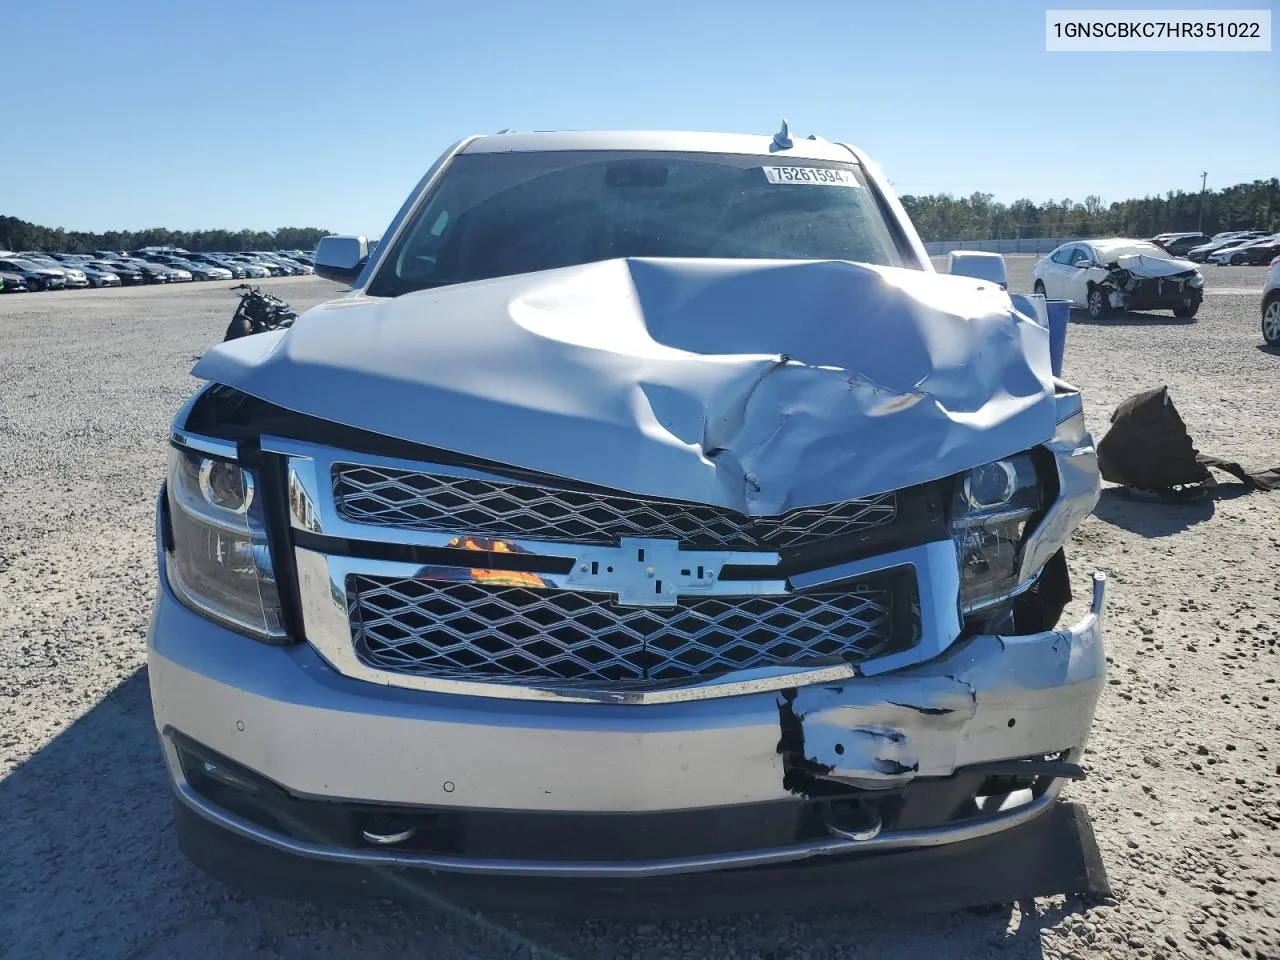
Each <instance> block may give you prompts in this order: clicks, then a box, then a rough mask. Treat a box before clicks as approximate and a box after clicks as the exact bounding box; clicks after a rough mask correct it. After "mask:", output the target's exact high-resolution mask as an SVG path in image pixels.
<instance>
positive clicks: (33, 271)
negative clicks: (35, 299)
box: [0, 257, 67, 292]
mask: <svg viewBox="0 0 1280 960" xmlns="http://www.w3.org/2000/svg"><path fill="white" fill-rule="evenodd" d="M0 270H3V271H4V272H5V273H12V274H16V275H17V276H19V277H21V278H22V282H23V283H24V284H26V286H27V289H28V290H31V291H33V292H34V291H38V290H62V289H63V288H64V287H66V285H67V273H66V271H65V270H60V269H57V268H55V267H47V266H41V265H40V264H38V263H32V262H31V261H30V260H24V259H22V258H21V257H6V258H4V259H2V260H0Z"/></svg>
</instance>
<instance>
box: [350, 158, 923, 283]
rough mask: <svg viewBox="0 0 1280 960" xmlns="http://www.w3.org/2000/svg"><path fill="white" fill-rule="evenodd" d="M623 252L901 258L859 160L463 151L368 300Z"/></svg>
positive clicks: (894, 262)
mask: <svg viewBox="0 0 1280 960" xmlns="http://www.w3.org/2000/svg"><path fill="white" fill-rule="evenodd" d="M618 257H695V258H703V257H724V258H734V259H742V258H761V259H788V260H856V261H860V262H863V263H873V264H880V265H885V266H900V265H901V263H902V258H901V257H900V255H899V253H898V250H897V248H896V247H895V245H894V242H893V238H892V236H891V235H890V233H889V229H888V227H887V226H886V224H885V220H884V217H883V215H882V214H881V211H880V209H879V207H878V205H877V203H876V200H875V198H874V197H873V196H872V195H871V192H870V191H869V190H868V189H867V185H866V181H865V179H864V178H863V175H862V171H861V169H860V168H859V167H857V166H856V165H855V164H853V163H847V164H846V163H832V162H822V161H795V160H784V159H777V160H772V159H770V158H764V157H759V156H739V155H730V154H697V153H695V154H683V153H656V152H643V153H631V152H626V151H555V152H551V151H548V152H541V153H534V152H530V153H496V154H473V155H466V154H464V155H462V156H459V157H457V158H455V159H454V161H453V162H452V163H451V164H450V166H449V167H448V168H447V172H446V174H445V176H444V177H443V179H442V180H441V181H440V182H439V184H438V185H437V187H436V189H435V190H434V192H433V193H432V195H431V196H430V197H429V198H428V200H427V202H426V203H425V204H424V205H423V206H422V207H421V208H420V209H419V210H418V212H417V214H416V215H415V216H414V217H413V219H412V220H411V222H410V223H409V224H408V225H407V227H406V229H405V230H404V231H403V232H402V233H401V235H400V238H399V239H398V240H397V241H396V245H395V247H394V248H393V249H392V250H390V251H389V253H388V255H387V258H386V259H385V260H384V261H383V262H382V265H381V266H380V268H379V270H378V272H377V274H376V275H375V276H374V277H373V280H372V281H371V283H370V284H369V288H368V291H367V292H368V293H370V294H371V295H373V296H397V295H399V294H402V293H407V292H409V291H412V290H421V289H425V288H428V287H439V286H444V285H446V284H453V283H465V282H467V281H472V280H486V279H489V278H491V277H500V276H507V275H510V274H517V273H530V272H533V271H537V270H549V269H552V268H555V267H567V266H573V265H576V264H581V263H591V262H594V261H598V260H610V259H614V258H618Z"/></svg>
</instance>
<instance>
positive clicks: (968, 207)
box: [901, 177, 1280, 241]
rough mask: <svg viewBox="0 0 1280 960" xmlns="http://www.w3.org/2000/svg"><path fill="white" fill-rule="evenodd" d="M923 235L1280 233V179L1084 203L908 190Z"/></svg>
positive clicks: (908, 208) (960, 237) (962, 237)
mask: <svg viewBox="0 0 1280 960" xmlns="http://www.w3.org/2000/svg"><path fill="white" fill-rule="evenodd" d="M901 199H902V205H903V207H905V208H906V211H907V213H908V214H909V215H910V217H911V221H912V223H914V224H915V226H916V230H918V231H919V233H920V237H921V239H923V240H925V241H929V240H1012V239H1017V238H1019V237H1101V236H1121V237H1150V236H1153V235H1155V234H1157V233H1164V232H1167V231H1181V230H1201V231H1203V232H1205V233H1208V234H1214V233H1219V232H1221V231H1224V230H1268V231H1271V232H1273V233H1274V232H1280V179H1276V178H1274V177H1273V178H1272V179H1270V180H1254V181H1253V182H1252V183H1238V184H1236V185H1235V186H1233V187H1226V188H1225V189H1222V190H1206V191H1205V192H1204V193H1199V192H1193V193H1186V192H1184V191H1181V190H1176V191H1170V192H1169V193H1166V194H1165V195H1164V196H1163V197H1143V198H1141V199H1132V200H1120V201H1117V202H1115V203H1110V204H1104V203H1103V202H1102V199H1101V198H1100V197H1096V196H1088V197H1085V198H1084V201H1083V202H1077V201H1072V200H1070V199H1066V200H1049V201H1046V202H1045V203H1035V202H1034V201H1031V200H1015V201H1014V202H1013V203H1008V204H1006V203H996V202H994V201H993V199H992V194H989V193H974V194H971V195H970V196H968V197H953V196H951V195H950V194H945V193H942V194H931V195H929V196H910V195H907V196H903V197H902V198H901Z"/></svg>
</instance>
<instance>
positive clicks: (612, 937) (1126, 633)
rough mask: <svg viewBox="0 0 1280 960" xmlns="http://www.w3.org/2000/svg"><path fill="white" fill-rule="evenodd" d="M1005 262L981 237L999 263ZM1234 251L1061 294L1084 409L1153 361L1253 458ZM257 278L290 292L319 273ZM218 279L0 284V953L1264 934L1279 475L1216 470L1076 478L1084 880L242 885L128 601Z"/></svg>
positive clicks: (295, 954) (1250, 941)
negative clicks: (629, 918)
mask: <svg viewBox="0 0 1280 960" xmlns="http://www.w3.org/2000/svg"><path fill="white" fill-rule="evenodd" d="M1032 263H1033V260H1032V259H1031V258H1016V257H1012V258H1010V271H1011V279H1012V281H1013V283H1012V286H1013V288H1014V289H1020V290H1026V289H1028V288H1029V272H1030V268H1031V265H1032ZM1263 273H1264V271H1263V270H1262V269H1260V268H1244V267H1241V268H1233V267H1225V268H1215V267H1209V268H1207V269H1206V274H1207V276H1208V280H1209V296H1208V298H1207V300H1206V303H1205V306H1204V307H1203V309H1202V311H1201V314H1200V316H1199V317H1198V318H1197V319H1196V320H1195V322H1181V321H1176V320H1174V319H1173V318H1172V317H1170V316H1169V315H1167V314H1162V315H1128V316H1125V317H1121V318H1117V319H1113V320H1110V321H1107V322H1104V323H1101V324H1092V323H1088V322H1083V319H1082V317H1081V316H1079V315H1077V317H1076V318H1075V319H1076V320H1077V322H1075V323H1073V324H1072V326H1071V328H1070V335H1069V341H1068V349H1067V369H1066V375H1067V378H1068V379H1070V380H1072V381H1073V382H1075V383H1077V384H1079V385H1081V386H1082V387H1083V388H1084V389H1085V391H1086V394H1087V401H1088V403H1089V405H1090V406H1089V414H1090V420H1091V424H1092V427H1093V429H1094V432H1095V434H1097V435H1101V433H1103V432H1104V431H1105V425H1106V417H1107V415H1108V413H1109V412H1110V410H1111V409H1112V408H1113V407H1114V406H1115V404H1116V403H1117V402H1119V401H1120V400H1122V399H1123V398H1124V397H1126V396H1128V395H1130V394H1132V393H1134V392H1136V391H1138V390H1140V389H1143V388H1145V387H1150V386H1155V385H1158V384H1162V383H1164V384H1168V385H1169V387H1170V388H1171V391H1172V395H1173V397H1174V399H1175V401H1176V402H1177V405H1178V408H1179V410H1180V411H1181V413H1182V415H1183V417H1184V418H1185V420H1186V421H1187V423H1188V424H1189V427H1190V430H1191V432H1192V435H1193V436H1194V437H1195V438H1196V440H1197V441H1198V444H1199V446H1200V448H1201V449H1203V450H1205V451H1207V452H1211V453H1215V454H1218V455H1221V456H1224V457H1229V458H1232V459H1239V460H1242V461H1245V462H1246V463H1254V464H1257V465H1260V466H1263V465H1274V464H1280V421H1278V420H1277V418H1276V416H1275V402H1274V397H1275V385H1276V378H1277V375H1278V374H1280V355H1277V354H1275V353H1270V352H1267V351H1265V350H1263V349H1262V348H1261V346H1260V345H1261V338H1260V335H1259V331H1258V301H1259V297H1258V292H1259V291H1260V289H1261V283H1262V277H1263ZM263 285H264V286H266V287H269V288H271V289H272V290H273V291H274V292H276V293H278V294H280V295H282V296H283V297H285V298H286V299H288V300H290V301H292V303H293V304H294V306H295V307H306V306H310V305H312V304H314V303H317V302H319V301H321V300H323V299H325V298H326V297H328V296H330V295H332V294H333V293H335V292H336V291H337V290H338V288H337V287H335V286H334V285H332V284H329V283H327V282H325V281H322V280H318V279H315V278H306V279H293V280H276V281H267V282H264V284H263ZM228 286H230V284H229V283H209V284H200V285H192V286H188V287H183V288H176V289H165V288H128V289H123V290H109V291H74V292H67V293H58V294H18V295H10V296H5V297H0V344H2V345H3V346H2V347H0V836H3V838H4V840H3V846H4V853H3V854H0V956H3V957H6V958H8V957H13V958H40V957H56V958H69V957H93V958H97V957H105V958H113V960H123V958H126V957H127V958H134V960H140V958H165V957H184V958H193V960H213V958H236V957H255V958H301V957H310V958H351V957H386V958H391V957H403V956H408V955H417V956H424V957H425V956H430V957H433V958H454V957H457V958H461V957H470V958H480V960H486V958H500V957H513V956H531V955H537V956H544V957H572V958H587V957H592V958H594V957H628V958H668V957H737V958H751V957H756V958H771V960H784V958H788V960H798V958H815V960H816V958H827V957H846V956H847V957H853V956H857V957H890V956H904V957H906V956H949V957H986V956H988V955H999V956H1005V957H1011V958H1024V957H1025V958H1034V957H1041V956H1051V957H1086V956H1133V957H1139V956H1140V957H1148V958H1153V957H1174V956H1188V957H1204V956H1243V957H1250V958H1264V957H1273V958H1274V957H1280V919H1278V917H1280V881H1278V880H1277V876H1278V874H1280V871H1278V870H1277V860H1276V855H1277V849H1278V848H1280V834H1277V832H1276V831H1277V827H1278V826H1280V802H1278V791H1277V787H1278V786H1280V737H1278V736H1277V728H1278V727H1280V724H1278V723H1277V720H1276V711H1275V708H1276V706H1277V704H1280V689H1278V688H1277V677H1278V676H1280V655H1278V654H1277V641H1280V584H1278V580H1277V575H1276V562H1275V561H1276V556H1277V548H1278V547H1280V494H1271V495H1267V494H1257V493H1252V494H1245V493H1243V491H1242V489H1241V488H1240V487H1239V486H1238V485H1235V484H1224V486H1223V487H1222V488H1221V491H1220V492H1219V494H1218V495H1217V496H1216V498H1215V499H1214V500H1213V501H1211V502H1209V503H1205V504H1202V505H1199V506H1184V507H1171V506H1161V505H1149V504H1138V503H1132V502H1129V501H1125V500H1122V499H1120V498H1117V497H1115V496H1114V495H1110V494H1104V497H1103V500H1102V502H1101V503H1100V504H1099V507H1098V510H1097V512H1096V515H1095V516H1094V517H1092V518H1090V519H1089V520H1088V521H1087V522H1086V523H1085V524H1084V526H1083V527H1082V528H1081V530H1080V531H1079V532H1078V533H1077V535H1076V538H1075V543H1074V546H1073V549H1072V553H1071V562H1072V567H1073V574H1074V581H1075V583H1076V585H1077V587H1078V588H1079V591H1078V592H1080V593H1084V592H1085V591H1084V589H1083V587H1084V585H1085V583H1086V578H1087V576H1088V574H1089V572H1090V571H1092V570H1093V569H1102V570H1105V571H1107V573H1108V574H1109V575H1110V578H1111V588H1110V594H1109V596H1110V606H1109V611H1108V631H1109V633H1108V646H1109V650H1110V654H1111V655H1110V658H1109V659H1110V661H1111V679H1110V686H1109V687H1108V688H1107V692H1106V694H1105V696H1104V698H1103V700H1102V703H1101V706H1100V708H1099V713H1098V718H1097V723H1096V727H1095V733H1094V737H1093V740H1092V743H1091V748H1090V753H1089V756H1088V757H1087V760H1086V762H1087V764H1088V765H1089V767H1090V768H1091V770H1092V775H1091V776H1090V778H1089V779H1088V780H1086V781H1084V782H1083V783H1080V784H1075V785H1073V786H1071V787H1070V788H1069V789H1068V796H1070V797H1071V798H1073V799H1076V800H1080V801H1083V802H1084V803H1086V804H1087V806H1088V808H1089V811H1090V813H1091V815H1092V817H1093V821H1094V827H1095V829H1096V831H1097V835H1098V842H1099V845H1100V847H1101V849H1102V852H1103V856H1104V858H1105V861H1106V864H1107V868H1108V870H1109V872H1110V877H1111V881H1112V884H1113V886H1114V888H1115V891H1116V898H1115V900H1114V901H1112V902H1108V903H1105V904H1102V905H1086V904H1083V903H1079V902H1074V901H1072V902H1063V901H1062V900H1061V898H1059V899H1056V900H1055V899H1042V900H1039V901H1036V902H1035V903H1034V904H1029V903H1028V904H1022V905H1019V906H1015V907H1013V908H1011V909H1008V910H1002V911H998V912H995V913H986V914H982V915H978V914H973V913H962V914H954V915H935V916H930V917H924V918H916V919H904V918H893V919H885V918H880V917H876V916H874V915H871V914H867V913H849V914H846V915H842V916H829V917H825V918H818V919H802V918H786V917H772V918H762V917H754V918H746V919H741V920H736V921H733V922H723V921H698V922H681V923H662V924H647V923H641V924H620V923H604V922H596V921H590V922H580V923H569V922H553V921H545V920H537V921H534V920H525V921H520V920H518V919H515V918H509V917H508V918H480V917H473V916H470V915H467V914H464V913H461V912H458V911H451V910H449V909H446V908H442V907H429V906H427V905H423V907H422V908H421V909H416V910H410V909H404V908H400V907H396V906H391V905H382V904H378V905H373V906H371V907H368V908H366V909H359V910H357V909H333V908H319V907H316V906H312V905H307V904H296V903H290V902H283V901H266V900H254V899H249V898H245V897H243V896H240V895H238V894H236V893H234V892H233V891H231V890H229V889H227V888H225V887H223V886H221V885H219V884H217V883H215V882H213V881H211V880H208V879H206V878H204V877H203V876H202V875H201V874H199V873H197V872H196V871H195V870H194V869H193V868H191V867H189V866H188V865H187V864H186V862H185V861H184V860H183V859H182V857H181V856H180V854H179V853H178V851H177V849H176V846H175V843H174V841H173V838H172V835H171V831H170V808H169V798H168V794H167V788H166V784H165V779H164V772H163V769H162V767H161V762H160V758H159V753H158V749H157V746H156V742H155V735H154V731H153V729H152V727H151V716H150V709H149V705H148V700H147V691H146V677H145V670H144V668H143V663H144V659H145V649H144V631H145V625H146V619H147V616H148V611H149V607H150V604H151V598H152V595H153V590H154V587H155V580H154V555H153V547H152V517H153V498H154V496H155V493H156V490H157V487H158V484H159V480H160V477H161V473H162V469H163V463H164V456H165V430H166V427H167V425H168V422H169V419H170V417H171V416H172V414H173V412H174V410H175V409H176V408H177V406H178V405H179V403H180V402H181V401H182V400H183V399H184V397H185V396H186V395H187V394H189V393H190V391H191V390H192V389H193V388H194V386H195V381H193V380H192V379H191V378H190V377H189V376H188V374H187V371H188V370H189V368H190V365H191V361H192V359H193V358H194V357H195V356H196V355H197V354H198V353H200V352H201V351H202V350H204V349H206V348H207V347H208V346H209V345H210V344H212V343H214V342H215V341H216V340H217V339H218V338H220V337H221V334H222V331H223V329H224V327H225V325H226V322H227V320H228V319H229V317H230V313H231V310H232V308H233V306H234V304H235V300H234V297H233V295H232V294H230V293H229V292H228V291H227V289H226V288H227V287H228ZM1083 606H1084V598H1083V597H1079V598H1078V599H1077V600H1076V601H1075V602H1074V604H1073V607H1072V609H1071V610H1070V611H1069V612H1068V616H1070V617H1074V616H1077V615H1079V613H1080V612H1081V610H1082V609H1083Z"/></svg>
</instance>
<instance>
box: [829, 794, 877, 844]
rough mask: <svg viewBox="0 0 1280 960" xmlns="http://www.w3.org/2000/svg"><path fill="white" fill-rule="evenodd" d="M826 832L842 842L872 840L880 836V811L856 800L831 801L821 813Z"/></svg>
mask: <svg viewBox="0 0 1280 960" xmlns="http://www.w3.org/2000/svg"><path fill="white" fill-rule="evenodd" d="M822 822H823V825H824V826H825V827H826V828H827V832H828V833H829V834H831V836H833V837H839V838H840V839H842V840H873V839H875V838H876V837H878V836H879V835H880V830H881V828H882V827H883V822H882V821H881V819H880V811H879V810H877V809H876V808H875V807H873V806H871V805H869V804H866V803H862V802H861V801H858V800H833V801H832V802H830V803H828V804H826V806H825V807H824V808H823V811H822Z"/></svg>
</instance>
